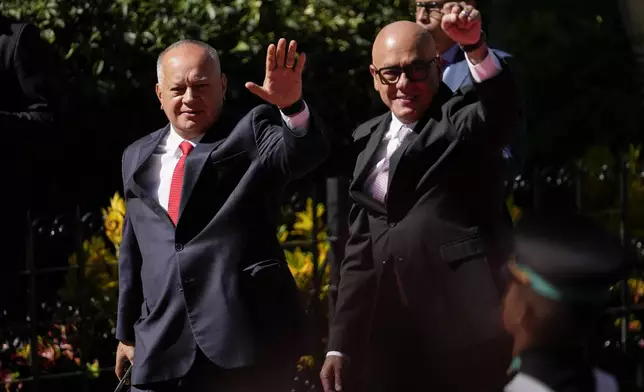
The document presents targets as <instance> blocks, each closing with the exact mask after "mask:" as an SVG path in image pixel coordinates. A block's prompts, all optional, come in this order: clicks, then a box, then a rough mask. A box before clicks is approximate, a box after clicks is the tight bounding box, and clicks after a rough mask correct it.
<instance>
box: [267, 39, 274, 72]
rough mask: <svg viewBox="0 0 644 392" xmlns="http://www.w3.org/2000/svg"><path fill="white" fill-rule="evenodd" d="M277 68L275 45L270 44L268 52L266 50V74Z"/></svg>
mask: <svg viewBox="0 0 644 392" xmlns="http://www.w3.org/2000/svg"><path fill="white" fill-rule="evenodd" d="M275 67H276V60H275V44H270V45H268V50H266V72H269V71H272V70H274V69H275Z"/></svg>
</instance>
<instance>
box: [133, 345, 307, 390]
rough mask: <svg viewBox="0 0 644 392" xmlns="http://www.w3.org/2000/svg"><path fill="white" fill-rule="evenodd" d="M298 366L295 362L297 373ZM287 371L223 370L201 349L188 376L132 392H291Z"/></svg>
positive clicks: (249, 368) (141, 386) (260, 369)
mask: <svg viewBox="0 0 644 392" xmlns="http://www.w3.org/2000/svg"><path fill="white" fill-rule="evenodd" d="M294 372H295V363H293V373H294ZM288 373H289V372H287V371H284V369H283V368H280V369H278V370H276V369H270V368H268V367H261V368H260V367H247V368H241V369H230V370H229V369H222V368H220V367H219V366H217V365H215V364H213V363H212V362H211V361H210V360H209V359H208V358H206V356H205V355H204V354H203V352H202V351H201V350H198V352H197V356H196V358H195V362H194V364H193V365H192V368H190V370H189V371H188V374H186V375H185V377H183V378H181V379H177V380H170V381H163V382H157V383H152V384H146V385H136V386H133V387H132V389H131V390H132V392H201V391H207V392H254V391H262V392H288V391H290V390H291V381H292V377H289V375H288Z"/></svg>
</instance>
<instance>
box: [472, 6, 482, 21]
mask: <svg viewBox="0 0 644 392" xmlns="http://www.w3.org/2000/svg"><path fill="white" fill-rule="evenodd" d="M479 19H481V13H480V12H479V10H477V9H473V10H472V12H471V13H470V22H476V21H478V20H479Z"/></svg>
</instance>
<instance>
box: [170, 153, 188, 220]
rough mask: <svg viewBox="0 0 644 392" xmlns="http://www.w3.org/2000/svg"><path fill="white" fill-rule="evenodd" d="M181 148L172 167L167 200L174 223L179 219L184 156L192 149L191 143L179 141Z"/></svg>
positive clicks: (184, 164)
mask: <svg viewBox="0 0 644 392" xmlns="http://www.w3.org/2000/svg"><path fill="white" fill-rule="evenodd" d="M179 148H180V149H181V152H182V154H181V158H179V162H177V166H175V167H174V172H173V173H172V183H171V184H170V198H169V200H168V215H170V219H172V222H174V224H175V225H176V224H177V221H178V220H179V203H180V202H181V187H182V186H183V172H184V169H185V166H186V158H187V157H188V154H190V151H192V144H190V143H189V142H186V141H184V142H181V144H179Z"/></svg>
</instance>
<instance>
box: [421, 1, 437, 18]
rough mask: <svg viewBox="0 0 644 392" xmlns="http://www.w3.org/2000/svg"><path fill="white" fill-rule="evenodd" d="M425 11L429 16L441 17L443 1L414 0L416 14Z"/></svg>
mask: <svg viewBox="0 0 644 392" xmlns="http://www.w3.org/2000/svg"><path fill="white" fill-rule="evenodd" d="M423 11H425V12H427V13H428V14H429V16H430V17H432V18H436V19H441V18H442V17H443V2H439V1H423V2H421V1H418V2H416V14H420V13H421V12H423Z"/></svg>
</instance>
